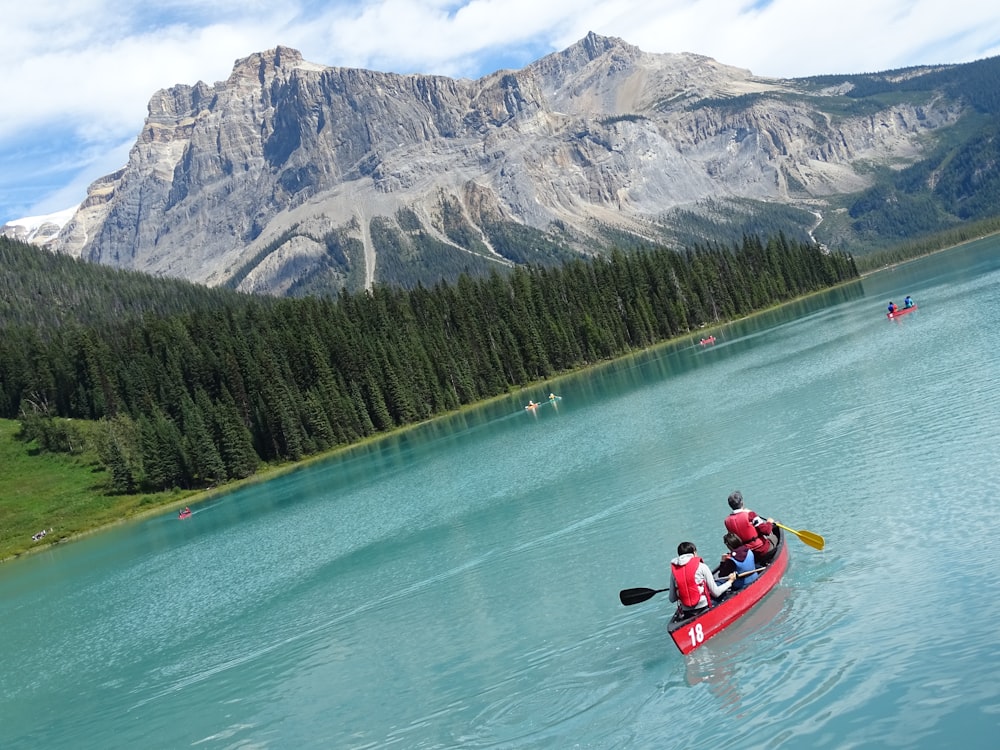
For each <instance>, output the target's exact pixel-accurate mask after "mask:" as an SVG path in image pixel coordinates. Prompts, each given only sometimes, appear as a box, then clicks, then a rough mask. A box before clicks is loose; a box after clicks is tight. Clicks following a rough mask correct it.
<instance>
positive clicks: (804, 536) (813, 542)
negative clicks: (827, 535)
mask: <svg viewBox="0 0 1000 750" xmlns="http://www.w3.org/2000/svg"><path fill="white" fill-rule="evenodd" d="M774 525H775V526H778V527H780V528H782V529H784V530H785V531H789V532H791V533H792V534H795V536H797V537H798V538H799V539H801V540H802V541H803V543H805V544H808V545H809V546H810V547H812V548H814V549H823V547H824V546H826V540H825V539H824V538H823V537H821V536H820V535H819V534H814V533H813V532H811V531H804V530H803V531H796V530H795V529H790V528H788V527H787V526H784V525H783V524H780V523H778V522H777V521H775V522H774Z"/></svg>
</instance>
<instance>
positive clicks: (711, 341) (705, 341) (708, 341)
mask: <svg viewBox="0 0 1000 750" xmlns="http://www.w3.org/2000/svg"><path fill="white" fill-rule="evenodd" d="M698 343H700V344H701V345H702V346H708V345H709V344H714V343H715V336H709V337H708V338H705V339H702V340H701V341H700V342H698Z"/></svg>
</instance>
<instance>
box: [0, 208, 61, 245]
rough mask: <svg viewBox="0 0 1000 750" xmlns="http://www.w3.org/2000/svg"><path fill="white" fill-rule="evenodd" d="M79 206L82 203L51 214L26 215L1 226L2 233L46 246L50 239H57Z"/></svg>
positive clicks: (22, 240)
mask: <svg viewBox="0 0 1000 750" xmlns="http://www.w3.org/2000/svg"><path fill="white" fill-rule="evenodd" d="M79 208H80V205H79V204H77V205H75V206H73V207H72V208H64V209H63V210H62V211H55V212H54V213H51V214H43V215H40V216H26V217H25V218H23V219H14V220H12V221H8V222H7V223H6V224H4V225H3V226H2V227H0V235H3V236H4V237H10V238H12V239H15V240H20V241H21V242H30V243H32V244H34V245H43V246H44V245H45V244H46V243H47V242H48V241H49V240H52V239H55V237H56V236H57V235H58V234H59V232H60V231H61V230H62V228H63V227H64V226H66V224H67V223H68V222H69V220H70V219H72V218H73V215H74V214H76V212H77V209H79Z"/></svg>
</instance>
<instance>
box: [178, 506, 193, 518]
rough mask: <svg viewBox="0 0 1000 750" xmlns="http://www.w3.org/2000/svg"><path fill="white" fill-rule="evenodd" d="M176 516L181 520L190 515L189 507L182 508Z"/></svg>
mask: <svg viewBox="0 0 1000 750" xmlns="http://www.w3.org/2000/svg"><path fill="white" fill-rule="evenodd" d="M177 517H178V518H179V519H180V520H182V521H183V520H184V519H185V518H190V517H191V509H190V508H185V509H184V510H182V511H181V512H180V513H178V514H177Z"/></svg>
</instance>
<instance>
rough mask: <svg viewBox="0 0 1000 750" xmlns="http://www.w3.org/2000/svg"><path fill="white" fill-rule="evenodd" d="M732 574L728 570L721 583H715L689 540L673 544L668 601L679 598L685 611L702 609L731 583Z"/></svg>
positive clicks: (713, 577) (721, 593)
mask: <svg viewBox="0 0 1000 750" xmlns="http://www.w3.org/2000/svg"><path fill="white" fill-rule="evenodd" d="M735 580H736V574H735V573H732V574H730V575H729V577H728V578H727V579H726V581H725V582H724V583H722V584H721V585H720V584H717V583H716V582H715V576H713V575H712V571H711V569H710V568H709V567H708V565H706V564H705V561H704V560H702V559H701V558H700V557H698V550H697V548H696V547H695V546H694V544H693V543H691V542H681V543H680V544H678V545H677V557H675V558H674V559H673V560H671V561H670V588H669V590H668V594H667V596H668V597H669V598H670V601H672V602H676V601H679V602H680V603H681V606H682V607H683V608H684V609H685V610H686V611H690V612H693V611H695V610H698V609H704V608H705V607H708V606H709V604H710V603H711V601H712V599H711V597H715V598H716V599H718V598H719V597H721V596H722V595H723V594H725V593H726V592H727V591H729V587H730V586H732V585H733V581H735Z"/></svg>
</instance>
